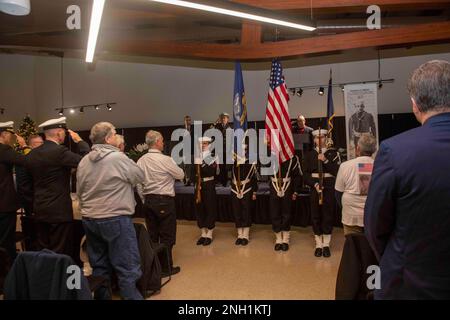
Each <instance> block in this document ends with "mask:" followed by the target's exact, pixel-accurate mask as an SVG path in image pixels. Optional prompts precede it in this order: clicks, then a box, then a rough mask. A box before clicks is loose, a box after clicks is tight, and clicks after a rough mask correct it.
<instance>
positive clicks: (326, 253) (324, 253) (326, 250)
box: [323, 247, 331, 258]
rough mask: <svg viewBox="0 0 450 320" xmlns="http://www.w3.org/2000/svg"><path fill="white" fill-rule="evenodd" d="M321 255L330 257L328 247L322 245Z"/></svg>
mask: <svg viewBox="0 0 450 320" xmlns="http://www.w3.org/2000/svg"><path fill="white" fill-rule="evenodd" d="M323 256H324V257H325V258H329V257H331V252H330V247H323Z"/></svg>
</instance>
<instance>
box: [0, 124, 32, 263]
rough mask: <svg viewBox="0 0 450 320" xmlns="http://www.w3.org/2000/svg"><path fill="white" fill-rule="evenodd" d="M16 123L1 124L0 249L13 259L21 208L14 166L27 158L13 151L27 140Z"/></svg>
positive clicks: (22, 164)
mask: <svg viewBox="0 0 450 320" xmlns="http://www.w3.org/2000/svg"><path fill="white" fill-rule="evenodd" d="M13 126H14V122H12V121H9V122H3V123H0V247H2V248H4V249H5V250H6V251H7V252H8V255H9V256H10V257H11V259H14V258H15V257H16V242H15V232H16V212H17V209H19V208H20V205H19V198H18V196H17V193H16V189H15V186H14V177H13V168H14V165H20V166H24V165H25V163H26V162H25V157H24V156H23V155H21V154H18V153H16V151H15V150H14V149H13V146H14V144H15V143H16V141H17V142H18V143H19V145H20V146H21V147H25V140H24V139H23V138H22V137H20V136H17V135H16V134H15V133H14V130H13Z"/></svg>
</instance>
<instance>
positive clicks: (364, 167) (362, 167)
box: [358, 163, 373, 173]
mask: <svg viewBox="0 0 450 320" xmlns="http://www.w3.org/2000/svg"><path fill="white" fill-rule="evenodd" d="M372 171H373V163H358V172H359V173H372Z"/></svg>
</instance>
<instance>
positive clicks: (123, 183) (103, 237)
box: [77, 122, 144, 300]
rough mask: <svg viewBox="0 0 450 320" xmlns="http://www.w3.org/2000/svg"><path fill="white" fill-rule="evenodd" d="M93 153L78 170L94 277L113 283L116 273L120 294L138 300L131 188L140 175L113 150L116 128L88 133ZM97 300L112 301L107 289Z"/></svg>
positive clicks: (103, 124) (100, 125)
mask: <svg viewBox="0 0 450 320" xmlns="http://www.w3.org/2000/svg"><path fill="white" fill-rule="evenodd" d="M90 139H91V141H92V143H93V147H92V151H91V152H90V153H89V154H88V155H87V156H86V157H84V158H83V160H81V162H80V165H79V166H78V171H77V194H78V197H79V200H80V210H81V215H82V217H83V227H84V230H85V232H86V241H87V251H88V256H89V263H90V265H91V267H92V274H93V275H94V276H104V277H107V278H109V279H111V271H112V269H114V271H115V272H116V274H117V277H118V280H119V287H120V294H121V296H122V298H124V299H127V300H142V299H143V297H142V295H141V294H140V293H139V291H138V289H137V288H136V282H137V281H138V280H139V279H140V277H141V276H142V271H141V260H140V255H139V250H138V244H137V239H136V231H135V229H134V226H133V221H132V219H131V216H132V215H133V213H134V208H135V205H136V202H135V200H134V187H135V186H136V185H137V184H138V183H142V182H143V180H144V172H142V170H141V169H139V167H138V166H137V165H136V164H135V163H134V162H133V161H132V160H131V159H129V158H128V157H127V156H126V155H125V154H124V153H123V152H121V151H120V150H119V148H117V137H116V130H115V128H114V126H113V125H112V124H111V123H108V122H100V123H97V124H96V125H94V126H93V127H92V129H91V134H90ZM96 297H97V298H99V299H111V296H110V294H109V292H108V291H107V290H106V288H101V289H99V291H98V292H96Z"/></svg>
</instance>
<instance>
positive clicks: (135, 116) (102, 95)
mask: <svg viewBox="0 0 450 320" xmlns="http://www.w3.org/2000/svg"><path fill="white" fill-rule="evenodd" d="M449 52H450V49H449ZM431 59H445V60H450V53H439V54H432V55H416V56H407V57H397V58H386V59H383V60H382V77H383V78H395V82H394V83H392V84H385V85H384V87H383V89H382V90H380V91H379V95H378V101H379V112H380V113H404V112H410V104H409V99H408V96H407V93H406V81H407V78H408V76H409V74H410V72H411V71H412V70H413V69H414V68H415V67H417V66H418V65H420V64H421V63H423V62H425V61H427V60H431ZM292 64H293V63H292V60H291V61H289V62H286V65H292ZM224 65H225V66H226V69H214V68H210V67H209V68H207V69H206V68H205V69H203V68H193V67H186V66H169V65H156V64H148V63H147V64H144V63H127V62H117V61H116V62H113V61H99V62H98V63H97V65H96V68H95V70H88V68H87V65H86V64H85V63H84V61H83V60H78V59H64V73H65V77H64V78H65V81H64V91H65V105H66V106H72V105H81V104H91V103H101V102H106V101H114V102H117V103H118V105H117V106H115V107H114V110H113V112H107V111H106V110H101V111H94V110H92V109H91V110H87V111H86V112H85V113H84V114H83V115H80V114H76V115H67V117H68V118H69V125H70V126H71V127H72V128H74V129H88V128H89V127H90V126H92V125H93V124H94V123H96V122H98V121H100V120H106V121H111V122H112V123H114V124H115V125H116V126H118V127H141V126H159V125H176V124H180V123H181V122H182V119H183V116H184V115H185V114H190V115H191V116H192V117H193V119H196V120H203V121H206V122H212V121H214V120H215V119H216V118H217V115H218V113H220V112H222V111H227V112H229V113H231V111H232V110H231V108H232V94H233V91H232V90H233V81H234V72H233V70H232V66H233V64H223V63H222V64H221V66H224ZM260 65H261V64H260ZM266 65H267V68H266V70H252V71H245V70H246V69H247V70H248V69H249V68H248V66H249V65H245V64H244V66H243V69H244V83H245V89H246V94H247V102H248V110H249V119H250V120H262V119H264V111H265V105H266V97H267V88H268V78H269V72H270V71H269V68H270V62H267V63H266ZM0 67H1V71H2V76H1V77H0V104H1V105H2V106H3V105H4V106H6V107H7V108H8V110H7V114H6V115H4V116H2V117H1V118H0V119H1V120H9V119H13V120H16V121H20V119H21V118H22V117H23V116H24V115H25V114H26V113H30V114H31V115H32V116H33V117H34V118H35V119H36V121H37V122H40V121H44V120H46V119H48V118H53V117H58V115H57V112H56V111H55V108H57V107H58V106H60V104H61V89H60V59H59V58H56V57H31V56H21V55H3V54H2V55H0ZM246 67H247V68H246ZM330 68H332V69H333V80H334V82H335V83H338V82H353V81H363V80H372V79H376V78H377V60H363V61H354V62H343V63H333V64H320V65H312V66H304V67H294V68H286V69H285V77H286V81H287V84H288V86H306V85H316V84H326V83H327V82H328V75H329V69H330ZM334 104H335V109H336V113H337V114H338V115H343V112H344V111H343V110H344V107H343V93H342V92H341V90H340V89H339V88H334ZM290 112H291V116H292V117H294V116H295V115H296V114H297V113H300V112H301V113H303V114H304V115H305V116H306V117H324V116H325V115H326V95H324V96H322V97H321V96H319V95H318V94H317V91H316V90H308V91H305V92H304V94H303V96H302V97H301V98H298V97H292V98H291V103H290ZM7 118H8V119H7Z"/></svg>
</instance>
